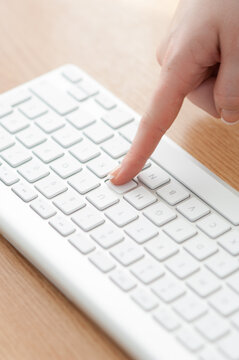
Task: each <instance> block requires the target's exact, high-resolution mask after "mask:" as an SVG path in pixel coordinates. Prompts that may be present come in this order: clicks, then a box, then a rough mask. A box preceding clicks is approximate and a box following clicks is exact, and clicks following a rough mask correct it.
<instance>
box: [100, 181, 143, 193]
mask: <svg viewBox="0 0 239 360" xmlns="http://www.w3.org/2000/svg"><path fill="white" fill-rule="evenodd" d="M106 184H107V185H108V186H109V188H110V189H112V190H114V191H115V192H116V193H117V194H124V193H126V192H128V191H130V190H133V189H135V188H136V187H137V186H138V184H137V183H136V182H135V181H134V180H130V181H129V182H127V183H126V184H123V185H118V186H117V185H114V184H113V183H112V182H111V181H107V182H106Z"/></svg>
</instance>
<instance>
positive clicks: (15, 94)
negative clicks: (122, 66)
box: [6, 89, 32, 106]
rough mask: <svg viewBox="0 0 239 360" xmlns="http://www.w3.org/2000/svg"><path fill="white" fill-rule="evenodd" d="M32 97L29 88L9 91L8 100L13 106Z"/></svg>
mask: <svg viewBox="0 0 239 360" xmlns="http://www.w3.org/2000/svg"><path fill="white" fill-rule="evenodd" d="M31 97H32V95H31V93H30V92H29V91H28V90H27V89H21V90H17V89H16V90H14V91H11V92H10V93H8V95H7V97H6V102H7V103H8V104H10V105H11V106H16V105H20V104H22V103H24V102H25V101H27V100H30V99H31Z"/></svg>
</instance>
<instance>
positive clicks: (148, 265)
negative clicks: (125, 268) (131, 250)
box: [131, 258, 164, 285]
mask: <svg viewBox="0 0 239 360" xmlns="http://www.w3.org/2000/svg"><path fill="white" fill-rule="evenodd" d="M131 272H132V274H133V275H134V276H136V278H137V279H139V280H140V281H141V282H142V283H144V284H146V285H148V284H150V283H152V282H153V281H155V280H157V279H158V278H160V277H161V276H163V275H164V268H163V267H162V266H161V265H160V264H159V263H158V262H156V261H155V260H153V259H149V258H143V259H142V260H140V261H138V262H137V263H136V264H134V265H133V266H132V267H131Z"/></svg>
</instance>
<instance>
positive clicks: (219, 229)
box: [197, 214, 231, 239]
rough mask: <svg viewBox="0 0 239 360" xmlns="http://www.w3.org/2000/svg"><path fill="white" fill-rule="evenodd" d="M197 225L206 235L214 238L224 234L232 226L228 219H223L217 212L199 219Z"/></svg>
mask: <svg viewBox="0 0 239 360" xmlns="http://www.w3.org/2000/svg"><path fill="white" fill-rule="evenodd" d="M197 226H198V227H199V229H200V230H202V231H203V232H204V233H205V234H206V235H208V236H210V237H211V238H213V239H215V238H217V237H218V236H220V235H222V234H224V233H225V232H227V231H228V230H230V228H231V226H230V225H229V224H228V222H227V221H226V220H224V219H222V218H221V217H219V216H218V215H216V214H211V215H208V216H206V217H205V218H204V219H201V220H199V221H198V222H197Z"/></svg>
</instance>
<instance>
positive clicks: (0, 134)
mask: <svg viewBox="0 0 239 360" xmlns="http://www.w3.org/2000/svg"><path fill="white" fill-rule="evenodd" d="M14 144H15V140H14V139H13V137H12V136H11V135H10V134H8V133H7V131H5V130H4V129H0V151H2V150H5V149H7V148H9V147H11V146H12V145H14Z"/></svg>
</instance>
